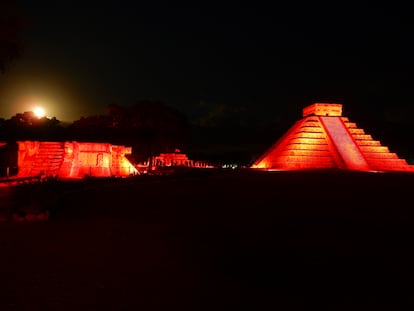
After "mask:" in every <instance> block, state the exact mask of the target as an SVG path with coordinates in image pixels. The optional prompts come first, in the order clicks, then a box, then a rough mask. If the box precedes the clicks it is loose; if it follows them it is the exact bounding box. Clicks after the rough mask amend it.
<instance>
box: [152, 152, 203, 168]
mask: <svg viewBox="0 0 414 311" xmlns="http://www.w3.org/2000/svg"><path fill="white" fill-rule="evenodd" d="M169 166H185V167H210V165H209V163H208V162H207V161H194V160H190V159H189V158H188V157H187V155H186V154H185V153H181V151H180V150H178V149H176V150H175V152H173V153H160V154H159V155H158V156H155V157H153V159H152V167H154V168H156V167H169Z"/></svg>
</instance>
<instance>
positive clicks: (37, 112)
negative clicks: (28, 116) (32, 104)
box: [33, 107, 46, 119]
mask: <svg viewBox="0 0 414 311" xmlns="http://www.w3.org/2000/svg"><path fill="white" fill-rule="evenodd" d="M33 112H34V114H35V115H36V117H38V118H39V119H40V118H43V117H44V116H45V114H46V113H45V110H44V109H43V108H42V107H36V108H35V109H34V110H33Z"/></svg>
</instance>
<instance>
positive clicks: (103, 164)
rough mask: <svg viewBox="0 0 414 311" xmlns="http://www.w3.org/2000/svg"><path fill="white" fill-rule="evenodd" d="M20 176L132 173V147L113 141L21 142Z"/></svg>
mask: <svg viewBox="0 0 414 311" xmlns="http://www.w3.org/2000/svg"><path fill="white" fill-rule="evenodd" d="M17 143H18V161H17V162H18V177H32V176H58V177H59V178H84V177H85V176H91V177H110V176H121V177H122V176H129V175H133V174H136V173H137V170H136V168H135V167H134V166H133V165H132V164H131V163H130V162H129V160H128V159H127V158H126V157H125V155H126V154H130V153H131V148H130V147H124V146H116V145H111V144H109V143H92V142H75V141H71V142H46V141H18V142H17Z"/></svg>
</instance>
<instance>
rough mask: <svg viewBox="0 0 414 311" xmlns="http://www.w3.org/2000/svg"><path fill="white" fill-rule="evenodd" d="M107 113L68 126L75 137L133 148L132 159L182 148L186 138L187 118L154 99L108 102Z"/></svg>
mask: <svg viewBox="0 0 414 311" xmlns="http://www.w3.org/2000/svg"><path fill="white" fill-rule="evenodd" d="M106 110H107V115H105V116H90V117H82V118H81V119H79V120H77V121H75V122H73V124H72V125H71V126H70V127H69V131H70V134H69V135H70V136H71V137H73V139H77V140H90V141H92V140H94V141H103V142H110V143H113V144H123V145H128V146H131V147H132V151H133V154H132V157H133V158H134V161H136V162H141V161H145V160H147V159H149V158H151V157H152V156H153V155H156V154H159V153H161V152H173V151H174V150H175V149H177V148H178V149H185V147H186V146H187V144H188V140H189V125H188V122H187V118H186V117H185V116H184V115H183V114H182V113H180V112H179V111H178V110H176V109H174V108H172V107H169V106H166V105H165V104H163V103H161V102H158V101H153V100H139V101H137V102H136V103H135V105H133V106H130V107H129V106H128V107H126V106H120V105H118V104H110V105H108V106H107V109H106Z"/></svg>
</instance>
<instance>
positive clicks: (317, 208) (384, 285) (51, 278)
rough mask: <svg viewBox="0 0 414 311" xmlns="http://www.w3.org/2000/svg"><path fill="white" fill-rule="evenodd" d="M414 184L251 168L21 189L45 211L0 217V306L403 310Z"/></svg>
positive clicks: (404, 179) (401, 178) (24, 200)
mask: <svg viewBox="0 0 414 311" xmlns="http://www.w3.org/2000/svg"><path fill="white" fill-rule="evenodd" d="M413 190H414V174H396V173H393V174H380V173H359V172H343V171H305V172H253V171H247V170H246V171H243V170H240V171H238V170H229V171H215V170H211V171H208V170H204V171H201V170H200V171H192V172H183V173H180V174H171V175H169V176H138V177H134V178H131V179H113V180H110V179H108V180H88V181H79V182H73V183H61V182H56V183H53V184H49V185H46V184H44V185H43V186H41V187H40V186H37V188H35V186H30V185H28V186H26V187H21V188H19V189H18V190H17V189H16V190H14V191H13V193H15V194H16V195H17V196H16V197H14V198H13V200H12V201H13V202H15V203H16V204H17V203H18V204H20V206H22V204H23V205H25V204H34V205H36V204H37V205H36V206H38V205H39V204H40V205H42V204H43V205H45V206H47V208H48V209H50V211H51V219H49V220H48V221H43V222H31V223H29V222H21V223H7V222H6V223H0V250H1V256H0V264H1V267H2V269H1V285H0V310H270V309H273V310H275V309H280V310H298V309H309V308H310V307H315V308H320V307H323V306H327V307H329V308H330V309H332V310H355V309H364V310H366V309H371V308H376V309H378V308H379V307H386V309H395V307H396V306H404V307H405V306H409V305H410V303H411V301H412V287H411V286H410V283H411V282H412V280H413V277H414V268H413V262H414V251H413V250H414V209H413V200H412V197H413ZM16 191H17V192H16ZM35 201H36V202H35ZM39 202H40V203H39Z"/></svg>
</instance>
